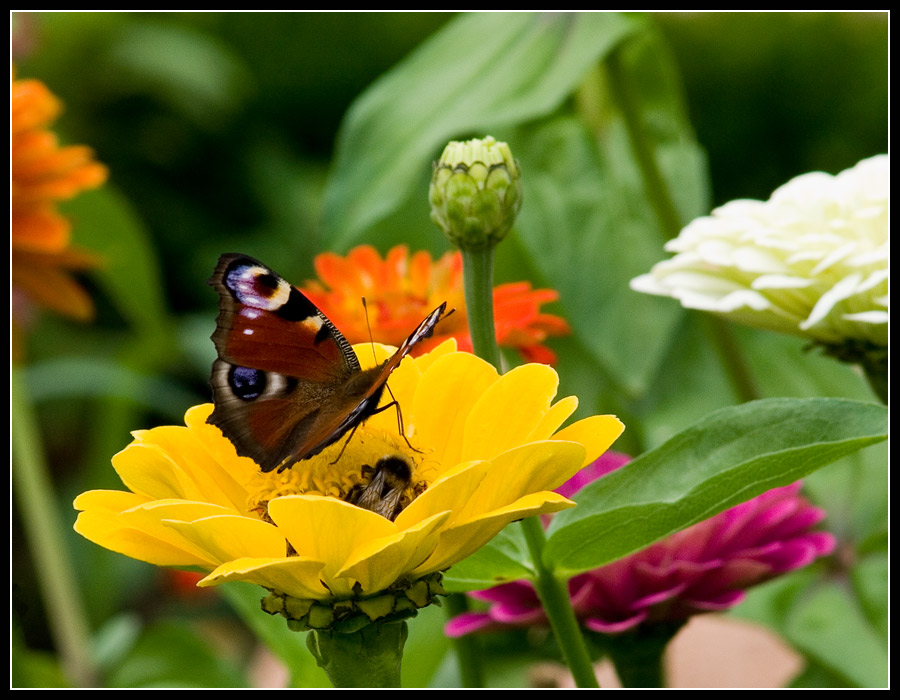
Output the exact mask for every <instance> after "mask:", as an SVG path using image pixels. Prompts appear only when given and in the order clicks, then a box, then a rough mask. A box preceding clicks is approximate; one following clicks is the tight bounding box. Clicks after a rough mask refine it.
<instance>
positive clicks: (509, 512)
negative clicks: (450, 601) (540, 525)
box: [412, 491, 575, 576]
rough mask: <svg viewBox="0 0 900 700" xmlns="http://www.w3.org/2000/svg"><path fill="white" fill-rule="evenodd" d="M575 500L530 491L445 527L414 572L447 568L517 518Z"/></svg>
mask: <svg viewBox="0 0 900 700" xmlns="http://www.w3.org/2000/svg"><path fill="white" fill-rule="evenodd" d="M574 505H575V504H574V503H573V502H572V501H570V500H569V499H567V498H564V497H563V496H560V495H559V494H558V493H553V492H552V491H543V492H541V493H532V494H528V495H527V496H525V497H524V498H521V499H519V500H518V501H516V502H515V503H513V504H511V505H509V506H507V507H506V508H502V509H499V510H496V511H494V512H492V513H489V514H486V515H483V516H482V517H480V518H477V519H475V520H470V521H468V522H465V523H463V524H461V525H459V526H457V527H451V528H448V529H446V530H442V531H441V538H440V541H439V542H438V546H437V548H436V549H435V550H434V553H433V554H432V555H431V556H430V557H429V558H428V559H427V560H425V562H423V563H422V564H421V565H420V566H419V567H418V568H416V569H415V570H414V571H413V572H412V575H413V576H424V575H425V574H429V573H432V572H434V571H440V570H442V569H446V568H448V567H449V566H451V565H453V564H455V563H456V562H458V561H462V560H463V559H465V558H466V557H468V556H469V555H471V554H474V553H475V552H476V551H477V550H479V549H480V548H481V547H483V546H484V545H485V544H487V543H488V542H490V541H491V539H493V538H494V536H495V535H496V534H497V533H498V532H500V530H502V529H503V528H504V527H506V526H507V525H508V524H509V523H511V522H513V521H514V520H521V519H523V518H527V517H531V516H532V515H542V514H544V513H555V512H557V511H560V510H564V509H566V508H571V507H573V506H574Z"/></svg>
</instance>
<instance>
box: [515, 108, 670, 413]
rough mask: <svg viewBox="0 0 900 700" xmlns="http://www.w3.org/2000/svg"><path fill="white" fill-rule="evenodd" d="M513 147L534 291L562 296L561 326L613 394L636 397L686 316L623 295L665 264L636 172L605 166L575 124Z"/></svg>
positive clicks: (544, 128)
mask: <svg viewBox="0 0 900 700" xmlns="http://www.w3.org/2000/svg"><path fill="white" fill-rule="evenodd" d="M511 138H512V139H513V140H514V143H513V149H514V152H515V153H516V154H517V157H518V158H519V161H520V163H521V165H522V171H523V190H524V192H523V206H522V211H521V213H520V215H519V218H518V220H517V223H516V229H515V233H514V234H513V235H514V236H515V237H516V238H517V242H519V244H520V245H521V246H522V247H524V249H525V250H526V251H527V257H528V258H529V259H530V260H531V261H532V264H533V266H534V267H535V269H536V271H537V274H538V278H539V282H540V284H541V285H547V286H549V287H551V288H553V289H556V290H557V291H558V292H559V295H560V300H559V305H560V306H561V307H562V310H563V312H562V315H563V317H565V318H566V320H567V321H568V322H569V323H570V325H571V326H572V332H573V334H574V335H575V336H576V337H577V338H578V340H579V341H580V343H581V344H582V345H583V346H584V347H585V348H587V349H588V351H589V352H590V353H591V356H592V357H593V358H594V360H595V361H596V362H597V365H598V368H599V370H600V372H601V373H602V374H603V375H604V376H605V377H607V378H608V380H609V381H610V382H612V384H613V386H614V387H615V392H614V393H618V394H621V393H623V392H624V393H625V394H626V395H627V396H628V397H636V396H640V395H642V394H643V393H644V392H646V391H647V389H648V388H649V384H650V381H649V380H650V378H651V377H652V376H653V374H654V372H655V371H656V368H657V367H658V365H659V364H660V363H661V360H662V357H663V356H664V353H665V352H667V350H668V348H669V345H670V343H671V342H672V340H671V339H672V336H673V331H674V329H675V327H676V325H677V323H678V321H679V319H681V318H682V316H683V313H684V312H683V310H682V308H681V307H680V306H679V305H678V304H677V303H672V300H671V299H662V298H659V297H655V298H654V297H651V296H650V295H648V294H639V293H637V292H635V291H633V290H631V289H630V288H629V286H628V282H629V281H630V280H631V279H632V278H633V277H637V276H638V275H640V274H643V273H644V272H646V271H647V270H649V269H650V268H651V267H652V266H653V264H654V263H655V262H657V261H658V260H659V259H660V258H661V257H662V240H663V236H662V235H661V234H660V232H659V229H658V228H657V226H656V222H655V221H654V220H653V217H652V215H651V212H650V211H649V209H648V207H647V204H646V195H645V194H644V191H643V189H642V188H641V186H640V183H639V182H636V176H635V174H634V172H633V170H634V167H633V165H632V166H629V167H628V168H627V169H625V170H623V169H621V168H619V167H618V166H617V165H616V164H615V163H611V162H609V160H608V159H604V157H603V156H602V155H601V153H600V152H599V151H598V148H597V146H596V144H595V142H594V139H593V138H592V137H591V135H590V134H589V133H588V131H587V129H586V128H585V126H584V125H583V124H582V123H581V122H580V121H579V120H578V119H577V118H576V117H574V116H561V117H557V118H554V119H552V120H545V121H543V122H541V123H539V124H535V125H531V126H529V127H526V128H522V129H519V130H517V131H516V132H515V133H514V134H513V135H512V136H511ZM612 138H613V137H608V140H611V139H612ZM619 138H620V139H622V140H625V138H626V137H625V135H624V134H623V133H622V132H621V130H620V131H619ZM620 146H621V148H622V149H626V145H625V144H620Z"/></svg>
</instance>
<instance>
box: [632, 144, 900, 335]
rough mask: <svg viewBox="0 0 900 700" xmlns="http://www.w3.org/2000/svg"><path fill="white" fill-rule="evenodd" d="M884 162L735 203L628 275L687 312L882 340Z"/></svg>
mask: <svg viewBox="0 0 900 700" xmlns="http://www.w3.org/2000/svg"><path fill="white" fill-rule="evenodd" d="M889 219H890V158H889V156H887V155H880V156H875V157H873V158H868V159H866V160H863V161H860V162H859V163H858V164H857V165H856V166H854V167H853V168H850V169H849V170H845V171H843V172H842V173H840V174H839V175H836V176H832V175H828V174H826V173H807V174H805V175H800V176H799V177H795V178H794V179H793V180H791V181H790V182H788V183H787V184H785V185H783V186H782V187H779V188H778V189H777V190H775V192H774V193H773V194H772V196H771V198H770V199H769V200H768V201H767V202H760V201H756V200H735V201H733V202H729V203H728V204H726V205H724V206H722V207H719V208H717V209H715V210H714V211H713V213H712V215H711V216H704V217H701V218H699V219H696V220H694V221H692V222H691V223H690V224H688V225H687V226H686V227H685V228H684V229H683V230H682V231H681V233H680V234H679V236H678V237H677V238H675V239H673V240H671V241H669V242H668V243H667V244H666V250H667V251H669V252H673V253H677V254H676V256H675V257H674V258H672V259H671V260H665V261H663V262H660V263H657V264H656V265H654V266H653V269H652V270H651V271H650V273H649V274H646V275H641V276H640V277H637V278H635V279H633V280H632V281H631V288H632V289H634V290H636V291H639V292H646V293H648V294H658V295H662V296H671V297H674V298H675V299H678V300H679V301H680V302H681V304H682V305H683V306H685V307H687V308H691V309H701V310H703V311H712V312H715V313H720V314H725V315H727V316H728V318H730V319H732V320H735V321H739V322H741V323H745V324H747V325H751V326H756V327H760V328H768V329H774V330H778V331H783V332H786V333H794V334H797V335H802V336H805V337H808V338H812V339H813V340H816V341H819V342H821V343H824V344H826V345H835V344H844V343H846V342H848V341H862V342H863V343H871V344H874V345H876V346H879V347H886V346H887V344H888V319H889V301H888V280H889V275H890V269H889V268H890V243H889Z"/></svg>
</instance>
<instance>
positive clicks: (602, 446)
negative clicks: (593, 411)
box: [553, 416, 625, 467]
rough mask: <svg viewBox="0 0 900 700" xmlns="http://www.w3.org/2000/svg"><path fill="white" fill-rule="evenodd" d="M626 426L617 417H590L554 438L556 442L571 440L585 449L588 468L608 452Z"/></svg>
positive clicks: (561, 431) (565, 429)
mask: <svg viewBox="0 0 900 700" xmlns="http://www.w3.org/2000/svg"><path fill="white" fill-rule="evenodd" d="M623 430H625V426H624V425H622V421H620V420H619V419H618V418H616V417H615V416H590V417H589V418H584V419H583V420H580V421H576V422H575V423H572V425H570V426H567V427H565V428H563V429H562V430H560V431H559V432H558V433H556V434H555V435H554V436H553V439H554V440H570V441H572V442H578V443H581V444H582V445H584V447H585V452H586V454H585V458H584V464H582V465H581V466H583V467H584V466H587V465H588V464H590V463H591V462H593V461H594V460H595V459H597V458H598V457H599V456H600V455H602V454H603V453H604V452H606V451H607V450H608V449H609V448H610V447H611V446H612V444H613V443H614V442H615V441H616V439H617V438H618V437H619V435H621V434H622V431H623Z"/></svg>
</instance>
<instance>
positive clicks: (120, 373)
mask: <svg viewBox="0 0 900 700" xmlns="http://www.w3.org/2000/svg"><path fill="white" fill-rule="evenodd" d="M26 373H27V375H26V379H27V381H28V386H29V390H30V392H31V396H32V399H33V400H34V401H35V402H41V401H48V400H53V399H72V398H84V397H116V398H121V399H127V400H128V401H130V402H133V403H134V404H135V405H139V406H142V407H144V408H148V409H151V410H153V411H156V412H158V413H159V414H160V415H162V416H166V417H167V418H170V419H171V420H174V421H176V422H177V421H181V420H182V419H183V416H184V408H185V406H192V405H195V404H197V403H201V402H202V401H203V399H202V398H201V397H200V396H197V395H196V394H194V393H193V392H190V391H187V390H185V389H183V388H182V387H180V386H178V385H177V384H176V383H175V382H173V381H172V380H170V379H167V378H165V377H160V376H157V375H154V374H150V373H138V372H135V371H133V370H131V369H129V368H127V367H124V366H122V365H121V364H120V363H119V362H118V361H117V360H115V359H102V358H93V357H70V358H60V359H54V360H46V361H43V362H37V363H35V364H32V365H31V366H29V367H28V368H27V369H26Z"/></svg>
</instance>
